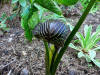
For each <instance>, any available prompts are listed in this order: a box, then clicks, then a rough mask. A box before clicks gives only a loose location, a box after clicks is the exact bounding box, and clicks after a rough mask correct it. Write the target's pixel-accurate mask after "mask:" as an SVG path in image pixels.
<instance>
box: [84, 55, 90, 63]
mask: <svg viewBox="0 0 100 75" xmlns="http://www.w3.org/2000/svg"><path fill="white" fill-rule="evenodd" d="M85 59H86V61H87V62H91V58H90V56H89V55H87V54H85Z"/></svg>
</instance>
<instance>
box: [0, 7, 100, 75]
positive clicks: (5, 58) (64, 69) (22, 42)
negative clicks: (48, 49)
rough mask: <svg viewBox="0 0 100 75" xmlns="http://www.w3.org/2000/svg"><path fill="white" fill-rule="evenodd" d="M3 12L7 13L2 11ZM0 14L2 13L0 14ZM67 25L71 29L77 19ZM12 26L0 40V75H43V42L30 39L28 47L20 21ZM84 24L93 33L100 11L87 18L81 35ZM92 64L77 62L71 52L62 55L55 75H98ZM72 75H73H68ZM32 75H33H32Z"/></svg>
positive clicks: (98, 22)
mask: <svg viewBox="0 0 100 75" xmlns="http://www.w3.org/2000/svg"><path fill="white" fill-rule="evenodd" d="M5 8H6V9H5ZM4 9H5V10H4ZM7 9H8V10H9V7H7V6H4V7H3V8H2V9H0V12H1V11H2V12H4V11H5V12H8V11H6V10H7ZM0 14H1V13H0ZM70 19H72V20H69V19H68V20H69V22H70V23H71V24H72V25H75V23H76V22H77V21H78V19H79V17H76V16H72V17H71V18H70ZM12 22H13V24H14V25H13V26H12V25H11V26H10V27H11V28H10V31H9V32H7V33H5V34H4V35H3V36H1V37H0V75H6V74H7V73H8V72H9V71H13V73H14V75H20V74H19V73H20V71H21V70H23V68H24V69H27V70H29V72H30V73H33V75H45V64H44V54H45V50H44V46H43V42H42V41H39V40H37V39H33V41H32V42H31V43H29V42H28V41H26V39H25V38H24V31H23V30H22V29H21V27H20V21H19V19H18V18H16V19H15V20H14V21H12ZM85 24H88V25H90V24H92V25H93V30H95V28H96V27H97V25H100V11H98V12H97V13H95V14H94V15H91V14H89V15H88V17H87V19H86V21H85V22H84V24H83V26H82V27H81V29H80V31H81V32H82V30H83V27H84V25H85ZM90 64H92V63H87V62H86V61H85V60H84V59H78V58H77V52H76V51H75V50H73V49H71V48H68V50H67V51H66V52H65V54H64V56H63V58H62V60H61V62H60V64H59V67H58V70H57V73H56V74H57V75H100V69H99V68H97V67H96V66H95V65H93V66H91V65H90ZM71 73H72V74H71ZM31 75H32V74H31Z"/></svg>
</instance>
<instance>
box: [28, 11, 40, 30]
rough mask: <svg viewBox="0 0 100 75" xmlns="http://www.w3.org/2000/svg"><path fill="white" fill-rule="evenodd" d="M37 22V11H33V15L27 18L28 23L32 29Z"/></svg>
mask: <svg viewBox="0 0 100 75" xmlns="http://www.w3.org/2000/svg"><path fill="white" fill-rule="evenodd" d="M38 22H39V14H38V11H36V12H33V15H32V16H31V18H30V19H29V20H28V25H29V28H30V29H33V28H34V27H35V26H36V25H37V24H38Z"/></svg>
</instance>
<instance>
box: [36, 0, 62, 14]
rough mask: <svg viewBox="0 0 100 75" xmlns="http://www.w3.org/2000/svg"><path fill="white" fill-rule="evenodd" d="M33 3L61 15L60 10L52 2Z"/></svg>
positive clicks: (39, 0) (39, 1)
mask: <svg viewBox="0 0 100 75" xmlns="http://www.w3.org/2000/svg"><path fill="white" fill-rule="evenodd" d="M35 2H36V3H38V4H39V5H41V6H42V7H44V8H46V9H48V10H50V11H52V12H54V13H56V14H58V15H62V12H61V9H60V8H59V7H58V5H57V4H56V3H55V2H54V1H53V0H35Z"/></svg>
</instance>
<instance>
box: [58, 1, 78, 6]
mask: <svg viewBox="0 0 100 75" xmlns="http://www.w3.org/2000/svg"><path fill="white" fill-rule="evenodd" d="M56 1H57V2H58V3H59V4H63V5H66V6H68V5H74V4H76V3H77V2H78V0H56Z"/></svg>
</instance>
